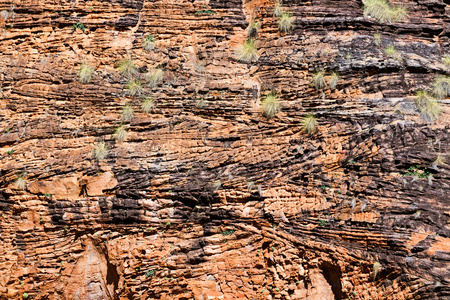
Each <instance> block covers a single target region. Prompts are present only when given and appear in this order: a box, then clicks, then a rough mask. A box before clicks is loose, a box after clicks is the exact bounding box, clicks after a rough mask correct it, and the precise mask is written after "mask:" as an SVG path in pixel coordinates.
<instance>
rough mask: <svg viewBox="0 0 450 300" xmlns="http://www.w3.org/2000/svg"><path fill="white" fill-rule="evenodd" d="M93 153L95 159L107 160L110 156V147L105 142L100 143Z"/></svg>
mask: <svg viewBox="0 0 450 300" xmlns="http://www.w3.org/2000/svg"><path fill="white" fill-rule="evenodd" d="M93 153H94V158H95V159H96V160H99V161H100V160H102V159H105V158H106V156H107V155H108V147H106V144H105V143H104V142H99V143H98V144H97V146H95V147H94V150H93Z"/></svg>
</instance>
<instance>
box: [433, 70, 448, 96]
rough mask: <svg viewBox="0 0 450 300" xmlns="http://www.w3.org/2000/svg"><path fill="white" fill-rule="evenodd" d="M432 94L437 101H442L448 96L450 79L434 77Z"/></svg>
mask: <svg viewBox="0 0 450 300" xmlns="http://www.w3.org/2000/svg"><path fill="white" fill-rule="evenodd" d="M433 94H434V96H435V97H436V98H437V99H444V98H446V97H447V96H448V95H450V77H448V76H438V77H436V79H435V80H434V86H433Z"/></svg>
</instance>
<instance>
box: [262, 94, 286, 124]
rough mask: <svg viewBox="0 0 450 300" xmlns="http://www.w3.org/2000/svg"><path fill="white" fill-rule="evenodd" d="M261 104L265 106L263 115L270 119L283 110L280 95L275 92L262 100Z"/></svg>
mask: <svg viewBox="0 0 450 300" xmlns="http://www.w3.org/2000/svg"><path fill="white" fill-rule="evenodd" d="M261 105H262V108H263V115H264V116H265V117H266V118H268V119H272V118H273V117H274V116H275V115H276V114H277V113H278V112H279V111H280V110H281V104H280V100H279V97H278V95H277V94H276V93H274V92H271V93H270V94H269V95H267V96H266V97H265V98H264V99H263V100H262V101H261Z"/></svg>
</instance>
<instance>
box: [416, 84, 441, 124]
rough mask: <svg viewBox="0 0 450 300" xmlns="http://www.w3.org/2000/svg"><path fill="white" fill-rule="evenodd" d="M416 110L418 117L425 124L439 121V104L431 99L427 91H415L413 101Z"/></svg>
mask: <svg viewBox="0 0 450 300" xmlns="http://www.w3.org/2000/svg"><path fill="white" fill-rule="evenodd" d="M415 103H416V107H417V110H418V111H419V112H420V116H421V117H422V118H423V119H424V120H425V121H427V122H433V121H435V120H438V119H439V115H440V113H441V112H442V109H441V107H440V105H439V102H438V101H437V100H436V99H433V98H432V97H431V96H430V95H429V94H428V92H427V91H417V92H416V99H415Z"/></svg>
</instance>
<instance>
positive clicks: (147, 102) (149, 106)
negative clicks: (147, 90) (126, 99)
mask: <svg viewBox="0 0 450 300" xmlns="http://www.w3.org/2000/svg"><path fill="white" fill-rule="evenodd" d="M141 108H142V110H143V111H144V112H145V113H149V112H151V111H152V110H153V109H154V108H155V105H154V103H153V99H152V98H150V97H148V98H145V99H144V101H143V102H142V106H141Z"/></svg>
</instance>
